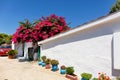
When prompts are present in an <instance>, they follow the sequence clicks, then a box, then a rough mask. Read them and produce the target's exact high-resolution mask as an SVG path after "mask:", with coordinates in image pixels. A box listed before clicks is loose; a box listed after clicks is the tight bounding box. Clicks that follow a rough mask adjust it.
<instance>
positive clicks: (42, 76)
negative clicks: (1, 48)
mask: <svg viewBox="0 0 120 80" xmlns="http://www.w3.org/2000/svg"><path fill="white" fill-rule="evenodd" d="M64 76H65V75H61V74H59V71H58V72H52V71H51V70H50V69H49V70H47V69H45V68H43V67H41V66H38V65H37V62H18V60H17V59H8V58H7V57H0V80H68V79H66V78H65V77H64Z"/></svg>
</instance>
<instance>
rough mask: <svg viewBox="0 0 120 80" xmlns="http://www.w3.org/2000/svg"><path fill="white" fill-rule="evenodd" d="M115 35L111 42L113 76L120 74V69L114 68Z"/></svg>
mask: <svg viewBox="0 0 120 80" xmlns="http://www.w3.org/2000/svg"><path fill="white" fill-rule="evenodd" d="M113 44H114V43H113V37H112V42H111V60H112V76H120V70H117V69H114V46H113Z"/></svg>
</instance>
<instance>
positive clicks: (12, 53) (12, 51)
mask: <svg viewBox="0 0 120 80" xmlns="http://www.w3.org/2000/svg"><path fill="white" fill-rule="evenodd" d="M17 53H18V52H17V50H10V51H9V52H7V55H13V56H14V55H16V54H17Z"/></svg>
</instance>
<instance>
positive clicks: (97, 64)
mask: <svg viewBox="0 0 120 80" xmlns="http://www.w3.org/2000/svg"><path fill="white" fill-rule="evenodd" d="M119 25H120V19H116V20H113V21H112V20H111V21H109V22H105V23H103V24H100V25H96V26H93V27H92V28H88V29H85V30H81V31H79V32H76V33H74V34H72V35H69V36H64V37H60V38H57V39H55V40H52V41H49V42H47V43H44V44H43V45H42V55H46V56H47V57H49V58H53V59H58V60H59V61H60V65H62V64H64V65H67V66H74V68H75V73H76V74H78V75H80V74H81V73H82V72H90V73H92V74H93V75H94V76H97V75H98V72H105V73H107V74H108V75H110V76H112V75H113V74H114V73H115V72H116V71H115V72H114V71H113V64H112V61H113V60H112V56H111V55H113V45H112V44H113V41H112V40H113V33H114V32H116V31H120V26H119ZM117 72H118V73H120V71H117Z"/></svg>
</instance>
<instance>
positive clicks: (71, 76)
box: [65, 74, 78, 80]
mask: <svg viewBox="0 0 120 80" xmlns="http://www.w3.org/2000/svg"><path fill="white" fill-rule="evenodd" d="M65 77H66V78H68V79H70V80H78V78H77V75H75V74H73V75H69V74H66V76H65Z"/></svg>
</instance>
